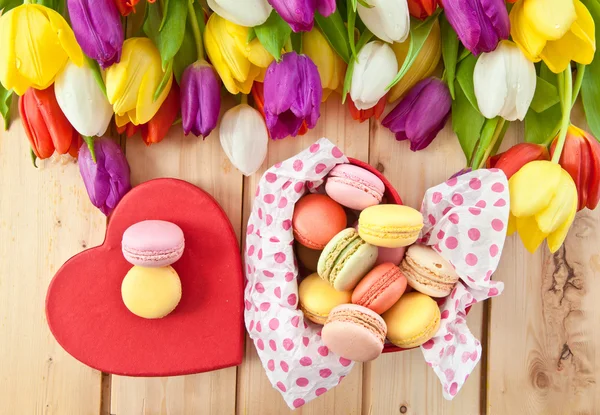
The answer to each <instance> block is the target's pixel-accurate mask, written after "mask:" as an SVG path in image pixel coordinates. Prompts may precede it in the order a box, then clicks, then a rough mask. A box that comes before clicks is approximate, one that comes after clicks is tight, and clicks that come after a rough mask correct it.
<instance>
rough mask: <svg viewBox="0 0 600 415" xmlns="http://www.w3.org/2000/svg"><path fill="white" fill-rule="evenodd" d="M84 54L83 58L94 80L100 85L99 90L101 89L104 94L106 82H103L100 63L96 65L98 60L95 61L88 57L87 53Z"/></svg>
mask: <svg viewBox="0 0 600 415" xmlns="http://www.w3.org/2000/svg"><path fill="white" fill-rule="evenodd" d="M84 56H85V60H86V62H87V64H88V66H89V67H90V69H91V70H92V75H93V76H94V80H95V81H96V83H97V84H98V86H99V87H100V90H102V92H103V93H104V95H105V96H106V84H105V83H104V78H102V70H100V65H98V62H96V61H95V60H94V59H92V58H90V57H89V56H87V55H84Z"/></svg>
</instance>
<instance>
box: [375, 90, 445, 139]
mask: <svg viewBox="0 0 600 415" xmlns="http://www.w3.org/2000/svg"><path fill="white" fill-rule="evenodd" d="M451 106H452V97H451V96H450V91H449V90H448V86H447V85H446V83H444V82H443V81H441V80H439V79H437V78H426V79H423V80H422V81H420V82H419V83H418V84H416V85H415V86H414V87H412V89H411V90H410V91H408V93H407V94H406V95H405V96H404V98H403V99H402V101H400V103H399V104H398V105H396V108H394V109H393V110H392V111H391V112H390V113H389V114H388V115H387V116H386V117H385V118H384V120H383V122H382V124H383V126H384V127H387V128H389V129H390V130H391V131H392V132H393V133H395V134H396V140H398V141H402V140H409V141H410V149H411V150H412V151H419V150H423V149H424V148H425V147H427V146H428V145H429V144H431V142H432V141H433V139H434V138H435V137H436V136H437V134H438V133H439V132H440V130H441V129H442V128H444V125H445V124H446V121H447V120H448V117H449V116H450V108H451Z"/></svg>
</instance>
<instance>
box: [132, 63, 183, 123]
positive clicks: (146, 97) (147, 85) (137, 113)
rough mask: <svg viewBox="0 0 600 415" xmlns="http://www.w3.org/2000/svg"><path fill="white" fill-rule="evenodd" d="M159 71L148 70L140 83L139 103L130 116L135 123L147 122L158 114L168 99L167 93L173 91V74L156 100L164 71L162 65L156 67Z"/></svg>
mask: <svg viewBox="0 0 600 415" xmlns="http://www.w3.org/2000/svg"><path fill="white" fill-rule="evenodd" d="M155 69H157V71H156V72H157V73H156V74H155V73H153V72H155V71H151V70H149V71H147V72H146V75H145V76H144V78H143V79H142V83H141V84H140V89H139V91H138V94H137V103H136V106H135V110H134V112H130V116H129V118H130V119H131V122H132V123H133V124H135V125H139V124H146V123H147V122H148V121H150V120H151V119H152V117H154V115H156V113H157V112H158V110H159V109H160V106H161V105H162V104H163V102H165V99H167V95H169V91H171V85H172V84H173V75H172V74H171V75H170V76H169V81H168V82H167V86H166V87H165V89H163V91H162V93H161V94H160V95H159V97H158V98H157V99H156V101H155V100H154V93H155V92H156V88H157V86H158V84H160V81H161V79H162V77H163V73H162V71H161V70H160V65H159V66H158V67H156V68H155Z"/></svg>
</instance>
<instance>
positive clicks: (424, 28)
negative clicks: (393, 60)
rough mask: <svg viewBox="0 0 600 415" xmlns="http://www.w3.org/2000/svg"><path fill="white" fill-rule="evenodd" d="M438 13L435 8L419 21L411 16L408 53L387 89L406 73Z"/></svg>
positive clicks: (438, 10)
mask: <svg viewBox="0 0 600 415" xmlns="http://www.w3.org/2000/svg"><path fill="white" fill-rule="evenodd" d="M439 14H440V9H437V10H436V12H435V13H433V14H432V15H431V16H429V17H428V18H427V19H426V20H425V21H420V20H418V19H415V18H413V17H411V23H410V27H411V29H410V45H409V46H408V54H407V55H406V59H404V63H403V64H402V67H401V68H400V70H399V71H398V74H397V75H396V77H395V78H394V80H393V81H392V82H391V83H390V84H389V85H388V86H387V89H390V88H391V87H393V86H394V85H396V84H397V83H398V82H400V79H402V77H403V76H404V75H405V74H406V72H408V70H409V69H410V67H411V66H412V64H413V63H414V62H415V60H416V59H417V56H418V55H419V52H421V48H422V47H423V44H425V41H426V40H427V37H429V33H431V28H432V27H433V24H434V23H435V21H436V20H437V18H438V15H439Z"/></svg>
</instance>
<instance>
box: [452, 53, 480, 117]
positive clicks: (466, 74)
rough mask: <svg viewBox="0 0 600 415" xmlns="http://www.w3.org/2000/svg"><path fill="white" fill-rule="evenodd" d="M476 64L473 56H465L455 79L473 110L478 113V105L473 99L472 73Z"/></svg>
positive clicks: (474, 98) (475, 99)
mask: <svg viewBox="0 0 600 415" xmlns="http://www.w3.org/2000/svg"><path fill="white" fill-rule="evenodd" d="M476 63H477V58H476V57H475V56H473V55H469V56H467V57H466V58H465V59H464V60H463V61H462V62H461V63H460V65H459V66H458V70H457V71H456V79H457V81H458V83H459V84H460V86H461V88H462V90H463V92H464V94H465V95H466V96H467V99H468V100H469V102H470V103H471V105H472V106H473V108H475V109H476V110H478V111H479V105H478V104H477V98H476V97H475V86H474V85H473V71H474V70H475V64H476Z"/></svg>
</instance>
